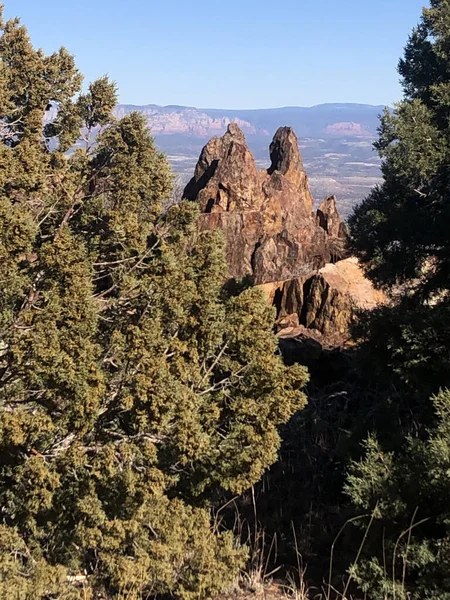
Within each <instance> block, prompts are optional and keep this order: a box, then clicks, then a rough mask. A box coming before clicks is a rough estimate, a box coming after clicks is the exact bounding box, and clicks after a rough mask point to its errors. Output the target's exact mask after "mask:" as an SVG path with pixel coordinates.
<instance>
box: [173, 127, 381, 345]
mask: <svg viewBox="0 0 450 600" xmlns="http://www.w3.org/2000/svg"><path fill="white" fill-rule="evenodd" d="M270 159H271V166H270V168H269V169H267V170H263V171H259V170H258V169H257V167H256V164H255V161H254V158H253V155H252V153H251V152H250V150H249V149H248V147H247V144H246V141H245V137H244V134H243V133H242V131H241V129H240V128H239V127H238V126H237V124H235V123H231V124H230V125H229V126H228V130H227V132H226V133H225V135H224V136H223V137H221V138H217V137H216V138H213V139H212V140H210V141H209V142H208V144H207V145H206V146H205V147H204V148H203V150H202V153H201V155H200V159H199V161H198V163H197V166H196V169H195V174H194V177H193V178H192V179H191V181H190V182H189V183H188V185H187V186H186V189H185V192H184V197H185V198H187V199H189V200H192V201H196V202H198V204H199V206H200V209H201V212H202V214H201V216H200V220H199V229H200V231H204V230H211V229H216V228H219V229H221V230H222V231H223V232H224V235H225V238H226V243H227V261H228V270H229V273H228V276H229V278H230V279H233V278H235V279H240V278H243V277H246V276H248V277H251V280H252V282H253V283H254V284H255V285H259V286H261V288H262V289H263V290H264V292H265V293H266V296H267V298H268V301H269V302H270V303H271V304H273V305H275V306H276V308H277V315H278V316H277V329H278V331H279V335H280V339H282V340H284V343H285V345H286V344H291V342H289V343H288V342H287V341H286V340H287V339H292V340H296V339H297V340H298V339H299V338H302V339H303V340H305V338H309V339H310V340H312V341H311V342H308V343H305V342H304V341H303V342H302V344H303V345H302V351H303V349H305V348H306V349H307V348H311V345H312V346H314V347H315V348H316V349H318V348H320V347H321V345H322V343H326V344H331V345H339V344H342V343H344V342H345V341H346V340H347V338H348V336H349V329H350V324H351V321H352V318H353V314H354V312H355V309H361V308H373V307H374V306H376V305H377V304H379V303H380V302H382V301H383V299H384V298H383V296H382V294H381V293H380V292H377V291H376V290H375V289H374V288H373V287H372V285H371V283H370V282H369V281H368V280H367V279H365V277H364V275H363V273H362V271H361V269H360V268H359V266H358V263H357V261H356V259H354V258H347V255H346V249H345V245H346V244H345V242H346V239H347V228H346V225H345V224H344V223H343V222H342V221H341V219H340V216H339V213H338V211H337V208H336V198H335V197H334V196H329V197H327V198H325V200H324V201H323V202H322V203H321V204H320V206H319V208H318V210H317V212H316V213H315V214H314V213H313V197H312V195H311V192H310V189H309V184H308V177H307V175H306V173H305V170H304V167H303V162H302V158H301V155H300V151H299V147H298V140H297V137H296V135H295V133H294V132H293V130H292V129H291V128H290V127H281V128H280V129H278V131H277V132H276V134H275V137H274V139H273V142H272V143H271V145H270ZM292 343H295V342H292ZM291 345H292V344H291Z"/></svg>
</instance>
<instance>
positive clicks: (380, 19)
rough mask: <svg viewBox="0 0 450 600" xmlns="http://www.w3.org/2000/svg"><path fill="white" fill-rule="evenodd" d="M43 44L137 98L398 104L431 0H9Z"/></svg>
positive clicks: (216, 104) (127, 98)
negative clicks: (404, 68)
mask: <svg viewBox="0 0 450 600" xmlns="http://www.w3.org/2000/svg"><path fill="white" fill-rule="evenodd" d="M3 1H4V4H5V15H6V17H11V16H19V17H21V19H22V21H23V23H24V24H25V25H26V26H27V27H28V29H29V31H30V33H31V36H32V40H33V42H34V44H35V45H36V46H39V47H42V48H43V49H44V50H45V51H46V52H48V53H50V52H52V51H53V50H56V49H57V48H59V47H60V46H61V45H64V46H66V47H67V48H68V49H69V50H70V51H71V52H72V53H73V54H75V56H76V60H77V64H78V67H79V69H80V70H81V71H82V72H83V73H84V75H85V76H86V80H87V81H89V80H92V79H94V78H95V77H97V76H99V75H103V74H104V73H108V74H109V75H110V76H111V78H112V79H114V80H115V81H116V82H117V84H118V86H119V90H120V100H121V102H124V103H129V104H182V105H190V106H197V107H203V108H263V107H277V106H311V105H314V104H320V103H323V102H361V103H368V104H390V103H392V102H393V101H395V100H397V99H399V98H400V95H401V89H400V86H399V83H398V74H397V72H396V65H397V62H398V59H399V57H400V55H401V54H402V49H403V47H404V44H405V42H406V40H407V38H408V35H409V33H410V31H411V29H412V27H413V26H414V25H415V24H416V23H417V22H418V20H419V17H420V14H421V7H422V6H423V5H424V4H425V3H426V0H3Z"/></svg>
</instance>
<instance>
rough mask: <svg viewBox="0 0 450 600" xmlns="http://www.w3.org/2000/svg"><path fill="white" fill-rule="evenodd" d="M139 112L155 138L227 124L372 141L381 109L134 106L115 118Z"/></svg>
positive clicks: (204, 132)
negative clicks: (145, 118) (289, 127)
mask: <svg viewBox="0 0 450 600" xmlns="http://www.w3.org/2000/svg"><path fill="white" fill-rule="evenodd" d="M133 110H138V111H139V112H142V113H143V114H145V115H146V116H147V117H148V121H149V125H150V127H151V129H152V131H153V133H154V134H155V135H173V134H183V135H190V136H192V137H199V138H205V137H211V136H212V135H215V134H217V133H220V134H221V133H223V131H224V130H225V129H226V127H227V125H228V123H230V121H234V122H236V123H238V125H239V126H240V127H241V129H242V130H243V131H244V133H246V134H247V135H257V136H270V135H273V133H274V132H275V130H276V129H278V127H280V125H290V126H291V127H293V128H294V130H295V131H296V133H297V135H298V136H299V137H320V136H342V135H348V136H361V137H373V136H374V135H375V133H376V127H377V123H378V118H377V117H378V115H379V114H380V112H381V111H382V110H383V106H371V105H367V104H320V105H318V106H312V107H309V108H303V107H296V106H288V107H284V108H265V109H250V110H232V109H215V108H193V107H188V106H175V105H174V106H158V105H156V104H148V105H146V106H134V105H128V104H122V105H120V106H119V107H118V108H117V115H118V116H123V115H124V114H127V113H129V112H131V111H133Z"/></svg>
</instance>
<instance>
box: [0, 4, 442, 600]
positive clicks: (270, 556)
mask: <svg viewBox="0 0 450 600" xmlns="http://www.w3.org/2000/svg"><path fill="white" fill-rule="evenodd" d="M0 28H1V35H0V115H1V116H0V290H1V293H0V598H2V599H3V598H4V599H5V600H56V599H58V600H87V599H89V600H143V599H148V598H157V597H160V598H161V597H162V598H180V599H182V600H194V599H200V600H201V599H206V598H213V597H217V596H221V597H222V598H223V597H229V596H230V595H233V596H239V594H241V593H243V592H244V593H246V594H248V593H249V592H255V591H256V592H262V591H263V590H264V587H265V586H268V585H269V584H270V583H271V582H273V581H274V580H276V581H277V582H278V585H280V586H281V590H282V591H281V592H280V594H281V595H282V596H283V595H284V596H286V595H291V596H293V597H295V598H299V599H301V600H312V599H313V598H315V599H321V600H338V599H341V600H351V599H352V600H423V599H430V600H431V599H433V600H449V599H450V530H449V527H450V513H449V507H450V391H449V387H450V375H449V374H450V369H449V364H450V329H449V328H450V299H449V290H450V244H449V240H450V229H449V227H450V225H449V223H450V218H449V217H450V203H449V173H450V171H449V165H450V146H449V140H450V108H449V107H450V2H449V0H431V6H430V7H429V8H427V9H425V10H424V13H423V17H422V19H421V20H420V23H419V25H418V27H417V28H416V29H415V30H414V32H413V33H412V35H411V36H410V38H409V41H408V43H407V45H406V48H405V53H404V57H403V58H402V60H401V61H400V63H399V72H400V75H401V77H402V81H403V86H404V97H403V100H402V101H401V102H400V103H399V104H398V105H396V106H395V108H394V109H393V110H392V111H390V110H386V112H385V114H384V116H383V117H382V120H381V123H380V128H379V138H378V141H377V142H376V149H377V151H378V153H379V156H380V159H381V161H382V173H383V181H382V183H381V184H380V185H379V186H377V187H375V188H374V189H373V190H372V192H371V193H370V194H369V195H368V196H367V197H366V199H365V200H362V202H361V203H360V204H359V205H358V206H357V207H356V208H355V210H354V211H353V214H352V216H351V218H350V221H349V224H350V232H349V233H348V232H346V229H345V228H344V227H343V224H341V223H340V221H339V219H338V216H336V211H335V205H334V204H333V202H334V201H333V202H332V201H331V200H332V199H327V201H326V202H325V203H324V204H323V205H322V207H321V210H319V212H318V213H317V215H312V214H311V207H312V197H311V196H310V193H309V189H308V187H307V179H306V175H305V173H304V171H303V167H302V164H301V157H300V155H299V153H298V147H297V145H296V143H295V144H293V142H292V140H293V139H294V138H295V135H293V133H292V131H291V130H289V129H288V128H286V129H283V130H282V131H281V132H280V133H279V134H277V136H275V138H274V141H273V143H272V146H271V156H272V167H270V168H269V169H268V171H267V173H261V172H259V173H258V172H257V170H256V167H254V165H253V164H252V163H251V160H252V159H251V158H250V157H251V153H250V152H249V150H248V148H246V147H245V144H243V143H242V138H241V136H242V133H241V132H240V131H238V130H236V129H233V128H232V129H231V131H229V134H230V135H228V137H226V136H224V139H222V140H217V139H216V140H213V141H212V142H211V143H210V145H209V146H208V147H206V148H205V150H204V154H203V155H202V157H201V158H200V161H199V164H198V167H197V168H196V173H195V175H194V179H193V180H192V183H191V185H192V186H193V187H195V191H196V193H195V194H194V193H192V196H190V195H189V194H188V193H186V194H185V195H187V196H188V199H185V200H183V201H182V202H180V203H178V204H176V205H173V206H171V207H170V208H167V207H168V206H169V205H170V201H169V200H170V196H171V192H172V186H173V181H174V178H173V175H172V173H171V170H170V167H169V164H168V160H167V158H166V156H165V155H164V154H162V153H160V152H159V151H158V150H157V148H156V146H155V143H154V140H153V138H152V137H151V135H150V132H149V131H148V128H147V124H146V121H145V118H144V117H143V116H142V115H140V114H138V113H136V112H130V113H129V114H126V115H124V116H122V118H117V117H116V116H114V108H115V106H116V104H117V90H116V85H115V84H114V83H113V82H111V81H110V80H109V79H108V78H107V77H102V78H99V79H98V80H96V81H94V82H92V83H90V84H89V85H88V87H87V88H86V91H85V92H83V91H82V76H81V74H80V73H79V71H78V70H77V67H76V65H75V61H74V58H73V57H72V56H71V54H70V53H69V52H68V51H67V50H66V49H64V48H62V49H60V50H58V51H56V52H55V53H54V54H51V55H46V54H45V53H44V52H43V51H41V50H37V49H35V48H34V47H33V45H32V42H31V40H30V38H29V36H28V33H27V30H26V28H25V27H24V26H23V25H22V24H21V23H20V21H19V20H18V19H14V20H10V21H7V22H4V21H3V19H1V15H0ZM405 33H406V32H405ZM80 132H82V134H83V143H82V144H80V143H79V142H78V143H77V140H79V136H80ZM94 138H95V142H94ZM236 138H237V142H236ZM295 139H296V138H295ZM286 140H287V141H286ZM227 144H228V145H227ZM294 147H295V148H294ZM74 148H75V149H74ZM238 159H239V160H241V161H242V160H244V162H245V164H246V165H247V166H248V168H249V172H251V173H253V171H255V175H254V179H251V178H250V177H248V176H244V175H245V174H244V173H243V172H242V171H240V170H239V169H237V165H239V164H242V163H239V160H238ZM220 160H222V166H223V164H225V165H226V166H227V168H228V169H230V172H231V173H232V174H233V177H235V178H236V177H237V179H238V182H239V185H240V188H239V189H240V190H241V191H242V190H244V191H245V194H249V193H250V192H251V190H252V189H253V191H254V194H253V196H252V197H251V198H250V200H252V201H254V202H255V204H258V203H259V204H258V206H257V209H256V208H255V207H254V206H253V207H252V211H251V212H249V211H248V202H249V201H250V200H249V198H248V197H247V195H245V194H244V195H243V194H241V195H239V193H238V192H236V190H235V188H233V187H232V186H228V187H225V186H224V185H223V181H224V179H223V177H222V179H220V176H224V171H223V170H222V171H220V168H222V167H221V166H220V165H219V161H220ZM227 161H228V162H227ZM293 164H295V168H292V165H293ZM216 169H219V171H218V172H217V173H216ZM236 169H237V171H236ZM227 174H228V173H225V175H227ZM214 177H215V179H214ZM211 182H212V183H211ZM255 182H256V183H255ZM208 184H209V185H210V188H207V185H208ZM216 184H217V185H216ZM253 184H254V185H253ZM214 186H216V187H214ZM221 186H222V187H221ZM252 186H253V187H252ZM197 188H198V189H197ZM213 188H214V189H216V188H217V196H216V197H214V198H209V197H207V196H208V194H206V192H205V194H206V195H205V194H203V196H204V197H203V196H202V195H201V192H202V191H204V190H207V191H208V193H209V190H210V189H213ZM249 190H250V191H249ZM292 190H294V191H295V193H299V194H302V196H301V197H302V198H306V199H307V200H308V202H307V203H306V204H305V206H304V207H302V210H303V212H304V214H302V215H300V216H298V215H293V213H292V211H295V206H296V204H298V202H297V203H296V202H294V201H292V202H291V200H292V198H294V200H295V198H297V197H293V196H292V197H291V196H290V194H291V192H292ZM215 193H216V192H215ZM199 194H200V196H199ZM277 194H278V195H277ZM199 197H200V200H199V199H198V198H199ZM299 197H300V196H299ZM280 198H281V200H280ZM275 200H279V203H280V206H281V207H282V209H283V210H281V209H280V211H281V212H280V214H281V216H280V217H278V216H277V215H278V213H277V212H276V202H275ZM202 203H203V204H202ZM232 203H235V205H236V206H238V207H239V210H241V212H242V213H243V214H244V213H245V215H246V216H245V219H244V220H246V223H248V224H249V230H250V232H251V233H252V232H253V233H254V232H255V231H256V229H257V228H256V226H255V222H254V220H253V219H254V213H256V212H257V211H260V213H261V214H262V209H261V206H262V205H264V206H266V205H268V206H269V207H270V208H271V209H272V210H273V215H275V216H274V218H273V219H272V220H271V221H270V219H266V220H264V218H263V217H261V229H260V230H259V229H258V231H257V233H258V236H259V237H258V236H257V239H256V238H255V240H254V251H252V253H251V256H250V258H249V260H248V261H247V262H248V265H247V262H246V263H245V264H246V265H247V266H248V270H247V271H245V273H243V275H245V274H246V275H245V276H243V277H240V275H241V273H239V274H238V275H236V277H230V276H227V273H228V272H229V264H230V251H229V248H230V243H229V242H230V239H231V238H230V235H229V231H231V230H232V233H233V234H236V232H237V233H238V234H239V233H240V230H239V228H238V227H237V226H236V227H237V228H235V229H232V228H231V227H230V228H229V229H228V230H227V229H226V228H223V227H222V230H221V227H220V223H223V222H225V220H226V215H227V214H229V212H228V213H227V211H230V206H231V205H232ZM260 204H261V206H260ZM244 205H245V206H244ZM286 206H287V207H288V208H289V210H288V211H285V212H283V211H284V208H285V207H286ZM200 211H203V213H204V214H203V215H202V217H201V218H200ZM205 215H206V216H205ZM249 215H250V216H249ZM238 216H239V215H238ZM294 217H295V218H294ZM234 218H235V217H230V219H229V222H230V223H233V222H234V221H233V219H234ZM239 218H241V217H239ZM289 219H290V221H289ZM333 219H334V221H333ZM205 221H207V222H208V227H204V226H203V227H202V226H200V225H201V224H202V223H203V224H204V222H205ZM213 222H214V223H216V225H217V223H218V224H219V225H217V226H210V225H211V223H213ZM306 222H307V223H308V231H310V232H311V236H317V235H319V236H322V237H321V239H322V238H323V240H325V241H326V244H330V243H331V242H333V243H337V242H336V240H338V241H339V244H341V243H342V240H343V239H344V238H346V240H347V249H346V250H345V252H347V253H348V252H351V253H352V254H353V256H354V257H357V258H358V260H359V264H360V265H361V266H362V268H363V269H364V272H365V274H366V275H367V277H368V278H369V279H370V281H371V282H373V283H374V284H375V285H376V286H378V288H380V290H382V292H383V296H385V297H386V299H387V301H386V302H384V303H383V304H381V305H380V306H379V307H378V308H372V310H370V311H369V310H366V311H364V310H362V309H360V310H358V311H356V310H354V314H353V318H352V321H351V324H352V331H351V338H350V339H347V340H346V342H345V343H343V342H340V343H339V344H337V343H334V344H333V343H331V341H329V343H328V344H325V342H324V340H323V339H322V338H321V340H322V342H323V343H322V344H319V346H320V350H318V349H317V344H318V343H317V340H316V339H315V338H314V336H312V337H311V331H310V329H311V328H310V327H309V325H308V323H307V321H305V323H306V325H303V328H304V335H303V336H299V338H298V339H297V338H296V340H295V343H298V344H299V345H300V346H301V352H299V353H297V354H295V353H292V352H290V351H289V350H288V349H287V346H286V345H283V344H281V345H279V340H278V338H277V336H276V334H275V316H276V311H275V307H273V306H270V303H268V302H267V298H266V297H265V296H264V293H263V292H262V291H261V289H259V288H258V286H255V283H261V282H260V281H258V280H257V278H256V276H255V273H256V272H257V268H259V267H258V262H257V259H258V256H262V257H263V259H262V262H261V265H263V266H264V267H267V265H268V264H269V261H268V260H266V257H269V258H270V260H272V261H273V264H274V265H276V268H277V269H279V272H281V273H285V272H286V271H285V270H284V267H285V265H283V264H281V262H280V261H281V258H280V257H286V260H288V261H289V266H290V268H292V273H296V274H297V273H298V268H300V267H301V265H298V264H295V261H296V260H297V261H300V260H304V256H303V255H302V254H301V253H300V252H297V254H295V252H293V249H294V250H295V249H296V251H297V250H298V248H300V249H301V248H302V246H301V240H302V235H303V234H304V232H305V231H306V229H302V228H304V227H305V223H306ZM286 223H290V224H291V226H292V232H293V233H292V236H294V237H292V239H291V238H290V237H289V236H290V235H291V234H289V235H288V233H289V232H288V233H287V232H286V228H285V227H284V226H285V224H286ZM199 224H200V225H199ZM283 227H284V229H283ZM224 232H225V233H226V237H224ZM312 239H313V238H312ZM226 242H227V243H228V245H226ZM324 243H325V242H324ZM311 247H313V246H312V245H311ZM327 248H328V246H327ZM239 251H240V250H239V247H236V252H239ZM339 251H340V252H344V250H343V249H342V247H341V245H339ZM327 252H328V250H327ZM312 254H314V253H312ZM335 254H336V252H335V250H333V249H332V250H330V251H329V259H327V260H329V261H330V262H331V263H332V262H333V261H335V260H336V257H335V256H334V255H335ZM314 256H315V255H314ZM238 258H239V260H241V259H242V258H243V257H241V256H239V257H238ZM244 258H245V260H247V258H246V257H244ZM315 258H317V257H315ZM239 260H238V261H237V262H239ZM308 260H309V259H308ZM311 262H313V261H312V259H311ZM316 266H317V267H318V265H316ZM320 267H323V263H320ZM266 272H267V271H266ZM279 272H278V271H277V278H279V275H278V273H279ZM289 276H290V277H291V275H289ZM273 278H275V275H274V277H273ZM269 283H270V282H269ZM288 283H289V282H288ZM308 286H309V288H308V290H309V291H311V290H310V287H311V286H310V284H308ZM291 287H292V290H293V293H294V296H295V294H297V295H296V296H295V299H296V301H298V302H300V300H303V297H302V298H300V295H301V294H302V293H303V292H304V291H305V289H306V288H305V289H303V291H302V290H300V291H299V290H298V289H294V287H295V286H291ZM288 288H289V286H288ZM289 289H290V288H289ZM292 290H291V291H292ZM380 293H381V292H380ZM325 295H326V294H325V292H323V296H321V298H322V299H323V300H324V301H325V299H326V298H325ZM278 301H279V298H278ZM328 302H329V303H330V305H332V306H334V308H335V309H336V304H333V303H335V297H334V296H333V297H331V298H328ZM324 303H325V302H324ZM274 304H275V305H276V299H275V300H274ZM277 308H279V306H277ZM336 310H337V309H336ZM300 312H301V313H302V311H301V310H300ZM334 314H335V313H334ZM324 331H325V327H324ZM308 334H309V336H308ZM280 348H281V350H280ZM299 363H305V364H306V363H307V366H308V369H309V372H308V369H307V368H306V367H305V366H303V364H299ZM224 595H225V596H224Z"/></svg>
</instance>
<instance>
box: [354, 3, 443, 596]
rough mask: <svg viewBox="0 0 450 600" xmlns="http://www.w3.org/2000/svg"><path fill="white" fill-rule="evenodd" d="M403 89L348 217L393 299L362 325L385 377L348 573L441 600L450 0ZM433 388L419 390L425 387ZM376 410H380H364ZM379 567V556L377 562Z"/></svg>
mask: <svg viewBox="0 0 450 600" xmlns="http://www.w3.org/2000/svg"><path fill="white" fill-rule="evenodd" d="M399 72H400V74H401V76H402V80H403V86H404V98H403V100H402V101H401V102H400V103H399V104H398V105H396V106H395V109H394V111H389V110H386V111H385V113H384V115H383V117H382V119H381V126H380V129H379V134H380V135H379V139H378V141H377V142H376V148H377V150H378V152H379V154H380V157H381V158H382V171H383V183H382V184H381V185H380V186H378V187H376V188H375V189H374V190H373V191H372V193H371V194H370V195H369V196H368V198H366V200H364V201H363V202H362V203H361V204H360V205H359V206H358V207H356V209H355V211H354V213H353V215H352V217H351V219H350V227H351V235H352V245H353V249H354V251H355V252H356V254H357V255H358V257H359V258H360V260H361V262H362V264H363V266H364V267H365V269H366V272H367V274H368V275H369V277H371V278H372V279H373V281H374V282H375V283H376V284H378V285H380V286H383V287H384V288H385V289H386V290H387V292H388V294H390V297H391V303H390V305H389V306H387V307H384V308H382V309H380V310H379V311H376V312H375V313H374V314H373V315H372V316H371V317H368V318H367V320H366V324H365V325H364V324H363V329H365V330H364V331H363V333H364V337H365V340H366V346H367V350H368V357H369V359H370V361H371V365H370V368H371V370H372V371H375V372H376V375H377V376H378V379H379V381H383V382H384V383H386V384H387V385H386V389H388V388H389V383H391V384H392V387H391V389H390V394H389V392H385V394H384V396H383V395H380V396H378V399H377V401H376V402H372V404H371V407H370V413H369V411H368V412H367V413H366V414H365V415H364V416H363V418H367V419H368V421H372V423H374V422H375V426H374V427H373V431H372V433H371V434H370V436H369V437H368V440H367V442H366V444H365V456H364V458H363V459H361V460H360V461H356V462H354V463H353V464H352V467H351V469H350V474H349V478H348V485H347V493H348V495H349V496H350V498H351V500H352V502H353V505H354V507H356V510H357V511H358V512H359V511H361V513H364V514H368V515H369V517H368V518H367V519H366V520H365V521H363V523H364V525H363V527H367V525H368V523H369V522H370V528H369V530H367V532H366V536H365V544H364V546H365V547H364V551H363V552H362V555H361V560H360V561H359V564H358V565H356V566H354V567H352V575H353V576H354V578H355V579H356V580H357V581H358V582H359V584H360V586H361V588H362V589H363V590H365V592H366V593H367V597H369V598H373V599H378V598H379V599H380V600H381V599H383V600H384V599H385V598H391V597H392V598H399V599H400V598H405V599H406V598H417V599H419V598H421V599H422V598H439V599H444V598H448V597H449V594H450V586H449V568H448V547H449V540H450V537H449V530H448V514H447V508H446V507H447V506H448V502H449V500H450V496H449V481H450V480H449V477H448V475H449V471H448V468H447V455H448V447H447V446H448V444H447V442H448V439H447V438H448V415H449V409H448V404H449V395H448V392H446V391H441V392H440V393H439V390H440V388H445V387H448V386H449V385H450V379H449V376H448V374H449V368H448V367H449V360H450V343H449V328H448V324H449V316H450V303H449V296H448V293H449V289H450V248H449V233H450V229H449V222H450V221H449V217H450V198H449V185H448V184H449V179H448V176H449V165H450V148H449V139H450V138H449V133H450V129H449V123H450V122H449V116H450V113H449V99H450V96H449V93H450V3H449V2H448V0H431V6H430V8H427V9H424V11H423V17H422V20H421V22H420V24H419V26H418V27H417V28H416V29H415V30H414V31H413V33H412V35H411V37H410V39H409V42H408V44H407V46H406V49H405V54H404V58H403V59H402V60H401V61H400V64H399ZM430 393H435V394H437V396H436V397H434V398H432V400H430V399H429V394H430ZM382 411H383V415H384V417H385V418H384V419H378V420H377V419H374V414H375V413H378V415H379V414H380V413H381V412H382ZM386 565H388V566H386Z"/></svg>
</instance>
